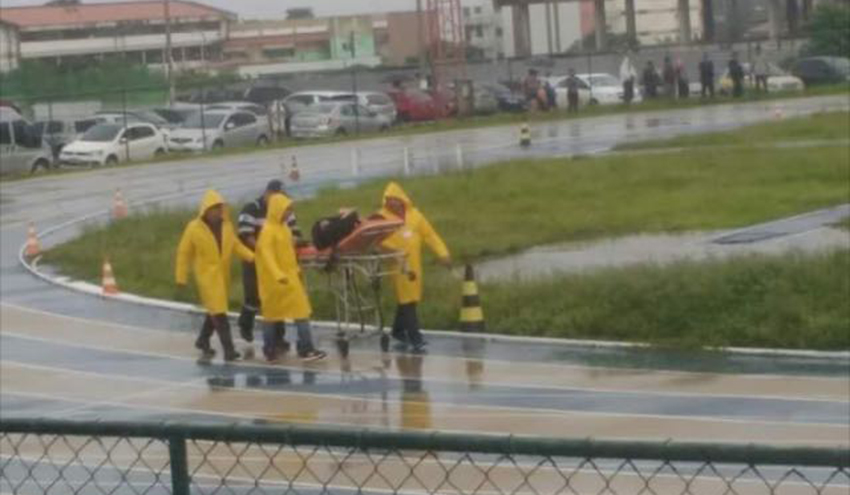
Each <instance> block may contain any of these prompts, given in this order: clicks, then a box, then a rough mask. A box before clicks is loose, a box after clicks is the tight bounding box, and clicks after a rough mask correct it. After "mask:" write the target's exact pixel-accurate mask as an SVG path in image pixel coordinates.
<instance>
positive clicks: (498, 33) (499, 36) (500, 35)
mask: <svg viewBox="0 0 850 495" xmlns="http://www.w3.org/2000/svg"><path fill="white" fill-rule="evenodd" d="M504 35H505V33H504V31H502V28H500V27H497V28H496V37H497V38H501V37H502V36H504Z"/></svg>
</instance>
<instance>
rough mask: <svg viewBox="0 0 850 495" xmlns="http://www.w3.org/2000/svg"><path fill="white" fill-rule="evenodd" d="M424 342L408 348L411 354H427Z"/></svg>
mask: <svg viewBox="0 0 850 495" xmlns="http://www.w3.org/2000/svg"><path fill="white" fill-rule="evenodd" d="M425 345H426V344H425V342H420V343H418V344H416V345H415V346H413V348H412V349H410V353H411V354H428V349H426V348H425Z"/></svg>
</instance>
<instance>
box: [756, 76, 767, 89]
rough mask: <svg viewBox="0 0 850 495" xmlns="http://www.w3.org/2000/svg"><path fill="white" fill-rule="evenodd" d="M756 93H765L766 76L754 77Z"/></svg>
mask: <svg viewBox="0 0 850 495" xmlns="http://www.w3.org/2000/svg"><path fill="white" fill-rule="evenodd" d="M756 91H764V92H765V93H767V76H766V75H757V76H756Z"/></svg>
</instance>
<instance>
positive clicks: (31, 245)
mask: <svg viewBox="0 0 850 495" xmlns="http://www.w3.org/2000/svg"><path fill="white" fill-rule="evenodd" d="M24 254H26V256H27V258H30V259H32V258H35V257H36V256H38V255H40V254H41V243H40V242H39V241H38V235H37V234H36V233H35V225H33V224H32V223H30V226H29V228H28V229H27V247H26V249H25V250H24Z"/></svg>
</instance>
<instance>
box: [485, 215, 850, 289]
mask: <svg viewBox="0 0 850 495" xmlns="http://www.w3.org/2000/svg"><path fill="white" fill-rule="evenodd" d="M848 217H850V204H845V205H840V206H837V207H834V208H827V209H823V210H818V211H815V212H811V213H807V214H804V215H797V216H794V217H791V218H787V219H782V220H777V221H772V222H767V223H763V224H759V225H754V226H751V227H747V228H743V229H736V230H730V231H714V232H688V233H679V234H666V233H665V234H639V235H631V236H624V237H617V238H612V239H604V240H599V241H590V242H575V243H566V244H559V245H553V246H540V247H536V248H533V249H529V250H527V251H524V252H522V253H519V254H516V255H512V256H508V257H505V258H499V259H493V260H489V261H485V262H482V263H480V264H478V266H477V269H478V276H479V277H480V278H481V280H484V281H487V280H532V279H535V278H538V279H539V278H546V277H551V276H552V275H555V274H558V273H586V272H590V271H593V270H598V269H602V268H611V267H624V266H629V265H636V264H643V263H652V264H658V265H664V264H669V263H675V262H681V261H707V260H711V261H715V260H722V259H727V258H731V257H738V256H745V255H753V254H759V255H781V254H788V253H819V252H826V251H830V250H835V249H846V248H849V247H850V231H847V230H846V229H842V228H838V227H833V226H834V225H835V224H837V223H838V222H840V221H841V220H843V219H845V218H848Z"/></svg>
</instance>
